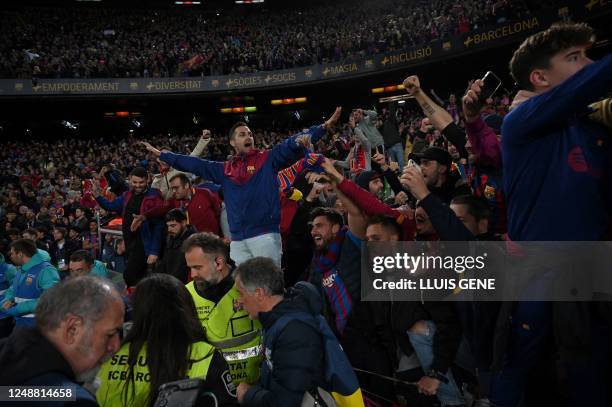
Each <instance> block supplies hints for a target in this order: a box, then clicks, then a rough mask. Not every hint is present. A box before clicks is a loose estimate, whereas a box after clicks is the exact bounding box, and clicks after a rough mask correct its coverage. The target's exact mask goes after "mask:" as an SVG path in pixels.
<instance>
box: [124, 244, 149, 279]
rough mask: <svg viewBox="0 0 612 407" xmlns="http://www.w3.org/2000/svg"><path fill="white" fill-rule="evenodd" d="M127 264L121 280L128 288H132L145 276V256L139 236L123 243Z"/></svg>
mask: <svg viewBox="0 0 612 407" xmlns="http://www.w3.org/2000/svg"><path fill="white" fill-rule="evenodd" d="M125 252H126V255H127V258H128V259H127V264H126V266H125V272H124V273H123V279H124V280H125V284H126V285H127V286H128V287H133V286H135V285H136V284H138V282H139V281H140V280H142V279H143V278H144V277H145V276H146V275H147V255H146V254H145V250H144V243H143V242H142V238H141V237H140V236H137V237H135V238H134V239H130V240H129V241H126V242H125Z"/></svg>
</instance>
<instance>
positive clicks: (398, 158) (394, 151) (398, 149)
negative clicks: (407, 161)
mask: <svg viewBox="0 0 612 407" xmlns="http://www.w3.org/2000/svg"><path fill="white" fill-rule="evenodd" d="M387 155H388V156H389V161H395V162H397V163H398V164H399V166H400V171H401V170H403V169H404V147H402V143H396V144H393V146H391V148H389V149H388V150H387Z"/></svg>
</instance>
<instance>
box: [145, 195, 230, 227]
mask: <svg viewBox="0 0 612 407" xmlns="http://www.w3.org/2000/svg"><path fill="white" fill-rule="evenodd" d="M175 208H183V209H186V210H187V222H188V223H189V224H190V225H193V226H194V227H195V228H196V230H197V231H198V232H211V233H214V234H216V235H218V236H220V234H221V228H220V227H219V216H220V214H221V201H220V200H219V198H217V196H216V195H215V194H213V193H212V192H210V191H209V190H208V189H204V188H193V189H192V192H191V200H182V201H179V200H178V199H176V198H175V197H172V198H170V199H169V200H168V201H166V204H165V205H163V206H161V207H157V208H153V209H151V210H149V211H147V212H145V213H144V216H145V217H146V218H160V217H164V216H166V214H167V213H168V212H170V211H171V210H172V209H175Z"/></svg>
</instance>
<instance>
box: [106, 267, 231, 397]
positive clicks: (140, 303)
mask: <svg viewBox="0 0 612 407" xmlns="http://www.w3.org/2000/svg"><path fill="white" fill-rule="evenodd" d="M133 304H134V310H133V316H134V319H133V325H132V327H131V328H130V329H129V330H128V331H127V334H126V336H125V338H124V342H123V345H122V346H121V348H120V349H119V351H118V352H117V353H115V354H114V355H113V356H112V358H110V359H109V360H107V361H106V362H105V363H104V364H103V365H102V367H101V369H100V371H99V372H98V378H97V379H98V380H97V381H99V383H100V386H99V387H98V389H97V392H96V399H97V401H98V404H100V405H101V406H103V407H106V406H108V407H115V406H133V407H137V406H151V405H154V403H155V401H156V399H157V398H158V397H159V394H158V390H159V388H160V386H162V385H164V384H166V383H170V382H175V381H178V380H186V379H199V380H203V381H204V383H203V385H202V389H206V391H210V392H212V393H213V394H214V396H215V398H216V400H217V402H218V404H217V405H218V406H220V407H221V406H223V407H230V406H231V407H234V406H236V404H237V403H236V395H235V393H236V388H235V385H234V384H233V383H232V380H231V375H230V373H229V367H228V365H227V362H226V361H225V359H224V358H223V355H222V354H221V352H220V351H218V350H216V349H215V348H214V347H213V346H212V345H210V344H209V343H207V342H206V341H205V340H206V335H205V334H204V330H203V329H202V326H201V325H200V321H199V320H198V316H197V313H196V310H195V307H194V303H193V300H192V298H191V295H190V294H189V292H188V291H187V289H186V288H185V286H184V285H183V283H182V282H181V281H180V280H178V279H177V278H176V277H173V276H170V275H168V274H161V273H157V274H153V275H151V276H150V277H147V278H145V279H143V280H141V281H140V282H139V283H138V285H137V286H136V289H135V291H134V296H133ZM183 396H185V395H183ZM176 405H183V404H181V403H178V404H176Z"/></svg>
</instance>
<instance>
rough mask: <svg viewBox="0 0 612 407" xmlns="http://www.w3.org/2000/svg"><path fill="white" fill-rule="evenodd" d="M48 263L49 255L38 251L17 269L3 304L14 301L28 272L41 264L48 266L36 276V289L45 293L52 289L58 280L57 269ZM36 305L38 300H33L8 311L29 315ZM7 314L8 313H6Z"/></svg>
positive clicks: (25, 281) (12, 313)
mask: <svg viewBox="0 0 612 407" xmlns="http://www.w3.org/2000/svg"><path fill="white" fill-rule="evenodd" d="M49 261H50V257H49V253H47V252H45V251H44V250H38V251H37V253H36V254H35V255H34V256H32V258H31V259H30V260H29V261H28V262H27V263H26V264H24V265H23V266H21V267H19V269H18V270H17V274H16V275H15V278H14V280H13V284H12V285H11V287H10V288H9V289H8V290H6V293H5V296H4V301H3V303H4V302H6V301H9V300H10V301H14V299H15V293H16V292H17V288H18V287H19V285H21V284H28V282H27V278H28V271H29V270H31V269H32V268H33V267H34V266H37V265H39V264H41V263H45V262H46V263H48V264H47V266H45V267H44V268H43V269H42V271H41V272H40V274H39V275H38V279H37V280H36V282H35V283H36V284H38V288H40V289H41V290H43V291H46V290H48V289H49V288H51V287H53V286H54V285H55V284H57V283H58V282H59V280H60V277H59V274H58V272H57V269H56V268H55V267H53V265H51V263H49ZM37 303H38V299H34V300H29V301H24V302H21V303H19V304H16V305H14V306H12V307H11V308H9V310H12V312H10V314H11V315H24V314H30V313H32V312H34V308H36V304H37ZM7 313H9V312H8V311H7Z"/></svg>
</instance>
